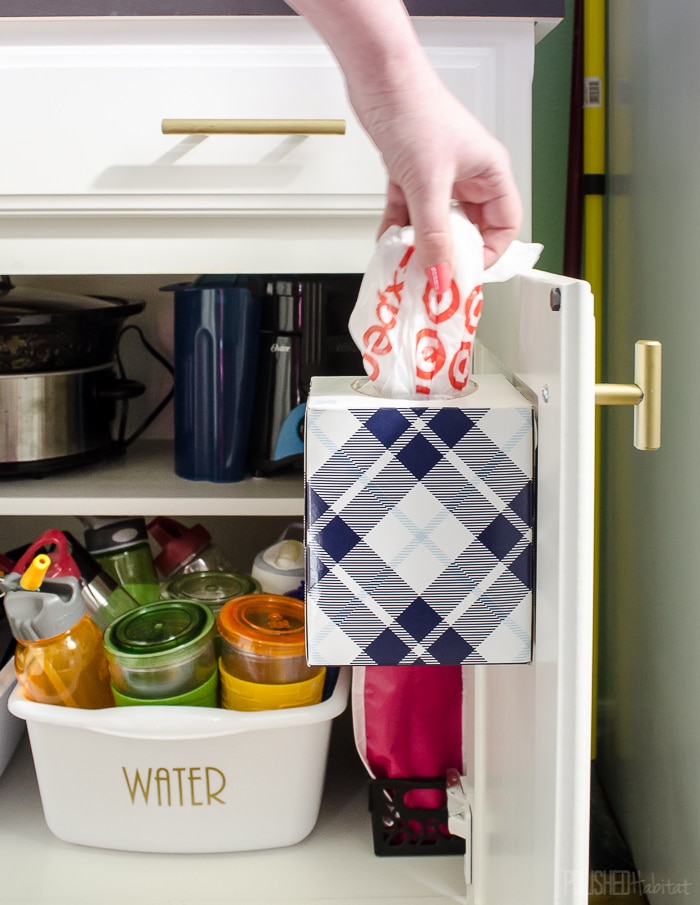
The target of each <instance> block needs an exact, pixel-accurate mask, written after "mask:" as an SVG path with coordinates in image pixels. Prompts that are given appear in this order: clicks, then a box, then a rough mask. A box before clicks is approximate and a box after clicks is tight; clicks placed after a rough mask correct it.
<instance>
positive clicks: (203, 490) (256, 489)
mask: <svg viewBox="0 0 700 905" xmlns="http://www.w3.org/2000/svg"><path fill="white" fill-rule="evenodd" d="M0 511H1V512H2V513H3V515H5V516H8V515H42V516H43V515H49V516H53V515H66V514H70V515H145V514H153V513H157V514H159V515H182V514H183V513H187V514H188V515H193V516H205V515H211V516H214V515H221V516H300V515H303V512H304V501H303V480H302V477H301V474H299V473H285V474H280V475H274V476H272V477H269V478H247V479H245V480H243V481H239V482H236V483H232V484H212V483H208V482H205V481H188V480H185V479H183V478H179V477H178V476H177V475H176V474H175V471H174V464H173V447H172V442H171V441H163V440H147V441H142V442H140V443H138V444H135V445H134V447H133V449H129V450H128V451H127V452H126V454H125V455H124V456H122V457H119V458H117V459H111V460H108V461H104V462H98V463H94V464H90V465H87V466H80V467H77V468H73V469H67V470H65V471H62V472H57V473H55V474H52V475H47V476H46V477H43V478H36V477H27V478H21V479H17V478H10V479H3V480H0Z"/></svg>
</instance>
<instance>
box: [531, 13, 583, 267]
mask: <svg viewBox="0 0 700 905" xmlns="http://www.w3.org/2000/svg"><path fill="white" fill-rule="evenodd" d="M573 7H574V0H567V4H566V18H565V19H564V21H562V22H560V23H559V25H557V26H556V28H554V30H553V31H551V32H550V33H549V34H548V35H547V36H546V37H545V38H543V39H542V40H541V41H540V42H539V43H538V44H537V47H536V50H535V78H534V84H533V111H532V136H533V137H532V240H533V242H541V243H542V244H543V245H544V251H543V252H542V257H541V258H540V260H539V263H538V265H537V266H538V268H539V269H540V270H548V271H550V272H552V273H561V272H562V269H563V265H564V227H565V214H566V170H567V159H568V154H569V100H570V89H571V51H572V40H573Z"/></svg>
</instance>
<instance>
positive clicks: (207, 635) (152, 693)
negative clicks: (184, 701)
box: [104, 600, 216, 700]
mask: <svg viewBox="0 0 700 905" xmlns="http://www.w3.org/2000/svg"><path fill="white" fill-rule="evenodd" d="M214 634H215V628H214V616H213V614H212V612H211V610H210V609H209V607H207V606H206V605H205V604H203V603H199V602H197V601H194V600H160V601H157V602H155V603H149V604H146V605H145V606H142V607H139V608H138V609H135V610H131V611H130V612H128V613H125V614H124V615H123V616H121V617H120V618H119V619H117V620H115V621H114V622H113V623H112V624H111V625H109V626H108V627H107V629H106V630H105V633H104V648H105V654H106V656H107V661H108V663H109V672H110V677H111V680H112V685H113V687H114V689H115V690H116V691H117V693H119V694H121V695H125V696H127V697H133V698H139V699H145V700H156V699H157V700H162V699H164V698H173V697H176V696H178V695H183V694H186V693H187V692H190V691H193V690H194V689H196V688H199V687H200V686H201V685H203V684H204V683H205V682H207V681H208V680H210V679H211V676H212V674H214V673H216V654H215V650H214Z"/></svg>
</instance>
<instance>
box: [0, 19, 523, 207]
mask: <svg viewBox="0 0 700 905" xmlns="http://www.w3.org/2000/svg"><path fill="white" fill-rule="evenodd" d="M301 24H302V23H299V22H294V23H290V26H294V27H295V28H296V29H297V30H296V32H295V33H294V34H293V37H294V40H293V41H292V40H290V39H289V36H286V37H285V41H284V42H282V43H274V42H270V41H269V40H267V41H264V40H257V41H256V40H255V38H256V37H257V35H256V34H255V33H252V34H251V31H250V29H249V28H244V29H243V30H242V31H241V33H240V35H238V34H237V32H236V30H235V28H234V27H233V25H232V23H231V22H228V23H227V24H226V26H225V27H224V26H222V27H223V28H224V38H225V40H223V39H222V40H221V41H220V42H218V43H217V41H216V38H215V37H214V35H213V34H212V35H209V36H208V43H205V44H204V43H201V42H200V41H199V40H198V41H190V42H182V43H178V42H177V41H173V40H172V39H170V40H168V41H163V42H162V43H157V42H156V43H154V42H153V41H146V42H144V43H142V44H139V43H137V42H135V41H134V39H133V35H132V37H131V38H130V40H129V41H128V42H125V41H124V40H123V38H122V37H121V36H120V40H115V41H105V40H104V38H103V40H102V43H96V42H95V41H94V40H93V41H88V40H86V39H85V38H83V39H82V42H76V43H71V41H70V40H68V39H67V38H66V37H65V33H64V32H65V29H64V32H63V33H62V34H63V35H64V37H63V39H62V40H61V41H57V42H55V43H53V44H50V43H49V44H48V46H47V42H46V41H44V42H43V43H38V42H37V43H35V44H31V43H28V44H26V45H24V46H23V45H22V44H21V42H14V43H13V42H12V41H11V40H10V38H11V35H10V36H8V35H7V34H4V35H3V33H2V29H1V28H0V43H4V44H5V46H4V47H2V48H1V49H2V53H1V54H0V93H1V95H2V97H3V115H4V120H5V122H6V123H11V124H14V125H15V126H16V127H17V130H18V132H17V140H16V141H6V142H4V143H3V147H2V152H1V155H0V156H1V166H0V196H5V201H4V206H5V207H7V206H8V205H9V207H10V208H15V209H16V207H15V204H16V202H17V199H18V198H20V197H22V196H54V202H55V200H56V196H64V197H65V196H73V198H75V197H76V196H78V197H81V196H100V195H115V194H119V195H122V196H124V195H128V196H136V197H137V198H138V197H141V198H142V200H143V197H144V196H154V197H155V199H156V203H157V199H158V198H159V197H160V198H162V196H164V195H169V196H178V195H185V196H199V197H200V198H206V197H207V196H209V197H210V198H211V196H213V195H216V196H225V197H227V198H228V199H229V201H230V205H226V206H227V207H228V206H231V207H233V208H234V209H236V208H239V207H240V208H243V209H253V208H255V209H258V210H259V209H261V208H262V209H270V208H273V209H281V210H309V209H310V210H313V209H318V208H321V209H323V210H329V209H335V210H340V211H342V210H347V209H358V208H359V209H361V210H363V211H372V210H380V209H381V207H382V205H383V200H384V193H385V189H386V177H385V171H384V167H383V164H382V161H381V158H380V156H379V154H378V153H377V151H376V149H375V148H374V146H373V145H372V143H371V142H370V140H369V139H368V138H367V136H366V135H365V133H364V132H363V130H362V129H361V127H360V125H359V124H358V122H357V120H356V119H355V117H354V114H353V112H352V110H351V108H350V106H349V103H348V101H347V97H346V93H345V85H344V82H343V78H342V76H341V74H340V72H339V70H338V67H337V65H336V63H335V61H334V59H333V57H332V56H331V55H330V53H329V52H328V51H327V49H326V48H325V46H323V45H322V44H320V43H319V42H318V40H317V39H316V38H315V37H314V36H313V35H312V34H311V33H310V32H308V30H301V31H300V30H299V26H300V25H301ZM213 27H214V26H211V28H213ZM491 29H495V27H494V26H491ZM477 32H478V30H477ZM68 37H70V35H68ZM518 37H521V36H516V45H517V43H518V41H517V38H518ZM3 38H4V41H3V40H2V39H3ZM465 38H469V34H467V35H465V36H463V37H462V41H464V40H465ZM487 38H488V39H487V40H483V39H482V40H480V41H479V40H477V41H474V40H472V41H471V42H468V43H467V46H465V45H464V43H462V44H461V45H460V44H458V43H457V42H456V39H455V36H454V35H451V34H449V32H447V35H446V29H445V26H444V25H443V26H442V28H441V32H436V33H434V34H433V33H430V29H429V30H428V34H427V35H426V36H425V40H426V41H427V46H428V51H429V53H430V55H431V58H432V60H433V62H434V64H435V66H436V67H437V69H438V71H439V72H440V73H441V75H442V77H443V79H444V80H445V82H446V83H447V84H448V85H449V87H450V88H451V89H452V90H453V91H454V92H455V93H456V94H457V95H458V96H460V97H461V98H462V99H463V100H464V101H465V102H466V103H467V104H468V105H469V107H470V108H471V109H472V110H473V111H474V112H475V113H476V114H477V116H479V117H480V118H481V119H482V120H483V121H484V122H485V123H486V125H487V126H488V127H490V128H491V129H493V130H494V131H496V133H499V132H501V133H502V135H501V137H502V139H503V140H504V141H506V143H508V141H509V139H510V138H511V136H509V134H508V132H509V130H510V131H511V132H512V131H513V129H512V127H510V126H508V122H509V117H511V116H512V108H513V91H514V89H515V90H516V92H517V90H520V89H519V88H518V86H519V85H522V78H520V76H522V75H523V73H520V74H518V73H517V72H514V71H513V67H512V49H513V35H508V34H506V35H502V34H499V32H498V31H496V30H494V31H493V34H489V35H488V36H487ZM179 40H180V41H182V36H181V35H180V36H179ZM508 47H510V50H508ZM504 51H505V52H504ZM515 68H516V69H517V67H515ZM524 74H525V76H527V73H524ZM528 90H529V89H528V88H527V86H526V91H525V93H524V95H523V97H524V100H525V101H526V102H527V104H526V105H527V109H526V110H525V111H524V112H525V114H526V116H525V136H527V132H528V124H529V102H528V95H527V91H528ZM516 103H517V101H516ZM508 108H510V112H509V114H508V115H506V110H507V109H508ZM170 118H174V119H318V120H324V119H340V120H345V121H346V134H344V135H184V136H183V135H164V134H162V131H161V122H162V120H163V119H170ZM510 121H511V122H512V119H511V120H510ZM521 137H522V136H521ZM514 150H515V149H512V151H511V153H513V151H514ZM12 199H14V203H13V201H12ZM91 206H93V209H94V198H93V201H92V205H91ZM145 206H146V207H148V206H150V205H149V204H146V205H145ZM20 207H21V204H20ZM51 207H54V205H53V204H52V205H51Z"/></svg>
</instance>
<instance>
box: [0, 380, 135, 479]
mask: <svg viewBox="0 0 700 905" xmlns="http://www.w3.org/2000/svg"><path fill="white" fill-rule="evenodd" d="M143 390H144V387H143V384H141V383H138V382H136V381H132V380H124V379H121V378H118V377H117V375H116V373H115V370H114V368H113V366H112V365H111V364H107V365H100V366H96V367H92V368H80V369H76V370H69V371H50V372H47V373H41V374H0V476H2V477H7V476H12V475H22V474H30V473H31V474H44V473H47V472H50V471H54V470H56V469H58V468H66V467H69V466H72V465H78V464H80V463H82V462H89V461H93V460H95V459H98V458H101V457H103V456H107V455H109V454H111V453H116V452H119V451H120V450H119V449H118V444H117V443H116V442H115V440H114V439H113V437H112V421H113V420H114V418H115V415H116V408H117V403H119V402H123V401H125V400H127V399H130V398H132V397H134V396H138V395H140V394H141V393H142V392H143Z"/></svg>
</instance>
